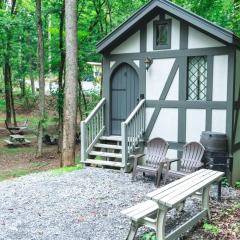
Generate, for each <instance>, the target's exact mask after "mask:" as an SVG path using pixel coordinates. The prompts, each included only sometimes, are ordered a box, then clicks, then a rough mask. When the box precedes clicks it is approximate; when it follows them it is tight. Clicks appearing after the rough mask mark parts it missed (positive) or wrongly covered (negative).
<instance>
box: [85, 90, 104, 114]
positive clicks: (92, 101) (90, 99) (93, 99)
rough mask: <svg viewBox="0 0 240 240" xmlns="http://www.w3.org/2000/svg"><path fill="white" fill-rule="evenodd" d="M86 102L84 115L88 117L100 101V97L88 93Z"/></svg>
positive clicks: (94, 93) (93, 93)
mask: <svg viewBox="0 0 240 240" xmlns="http://www.w3.org/2000/svg"><path fill="white" fill-rule="evenodd" d="M85 97H86V100H87V108H86V115H88V114H89V113H90V112H91V111H92V110H93V109H94V107H95V106H96V105H97V103H98V102H99V101H100V98H101V97H100V96H99V94H98V93H96V92H94V91H90V92H88V93H87V94H86V95H85Z"/></svg>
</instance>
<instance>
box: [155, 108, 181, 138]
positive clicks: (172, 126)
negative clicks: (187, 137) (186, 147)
mask: <svg viewBox="0 0 240 240" xmlns="http://www.w3.org/2000/svg"><path fill="white" fill-rule="evenodd" d="M155 137H161V138H163V139H165V140H166V141H173V142H177V140H178V109H173V108H163V109H161V111H160V114H159V116H158V118H157V121H156V123H155V125H154V127H153V131H152V133H151V135H150V139H152V138H155Z"/></svg>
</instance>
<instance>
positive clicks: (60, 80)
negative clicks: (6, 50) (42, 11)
mask: <svg viewBox="0 0 240 240" xmlns="http://www.w3.org/2000/svg"><path fill="white" fill-rule="evenodd" d="M59 19H60V23H59V51H60V64H59V71H58V118H59V126H58V129H59V141H58V151H59V152H60V151H61V149H62V136H63V134H62V132H63V105H62V104H61V103H62V99H63V92H64V89H63V87H64V84H63V74H64V66H65V57H66V54H65V50H64V36H63V31H64V20H65V0H63V2H62V8H61V10H60V14H59Z"/></svg>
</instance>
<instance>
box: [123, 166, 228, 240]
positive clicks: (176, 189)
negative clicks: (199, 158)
mask: <svg viewBox="0 0 240 240" xmlns="http://www.w3.org/2000/svg"><path fill="white" fill-rule="evenodd" d="M223 175H224V173H223V172H218V171H213V170H209V169H201V170H199V171H196V172H194V173H192V174H189V175H187V176H185V177H183V178H180V179H178V180H176V181H174V182H172V183H170V184H168V185H165V186H164V187H161V188H159V189H157V190H155V191H153V192H151V193H149V194H147V197H148V198H149V200H148V201H146V202H142V203H140V204H137V205H135V206H133V207H131V208H128V209H126V210H124V211H122V213H123V214H125V215H127V216H128V217H130V219H131V221H132V223H131V228H130V231H129V234H128V237H127V240H133V239H134V236H135V235H136V232H137V229H138V228H139V227H140V226H147V227H150V228H152V229H154V230H156V234H157V240H174V239H177V238H178V237H179V236H181V235H182V234H183V233H184V232H186V231H187V230H189V229H191V228H192V227H193V226H194V225H195V224H196V223H197V222H199V221H200V220H202V219H204V218H208V219H210V210H209V191H210V187H211V184H212V183H213V182H216V181H220V180H221V177H222V176H223ZM197 192H201V196H202V206H201V211H200V212H199V213H197V214H196V215H195V216H194V217H192V218H191V219H189V220H188V221H187V222H185V223H184V224H182V225H181V226H179V227H177V229H175V230H174V231H172V232H171V233H169V234H168V235H167V236H166V234H165V224H166V214H167V212H168V211H169V210H171V209H172V208H179V206H182V205H183V204H184V202H185V200H186V199H187V198H188V197H190V196H192V195H195V194H196V193H197Z"/></svg>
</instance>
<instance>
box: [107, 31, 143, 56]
mask: <svg viewBox="0 0 240 240" xmlns="http://www.w3.org/2000/svg"><path fill="white" fill-rule="evenodd" d="M139 52H140V31H137V32H136V33H135V34H133V35H132V36H131V37H129V38H128V39H127V40H125V41H124V42H123V43H121V44H120V45H119V46H118V47H116V48H115V49H114V50H113V51H112V52H111V54H123V53H139Z"/></svg>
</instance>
